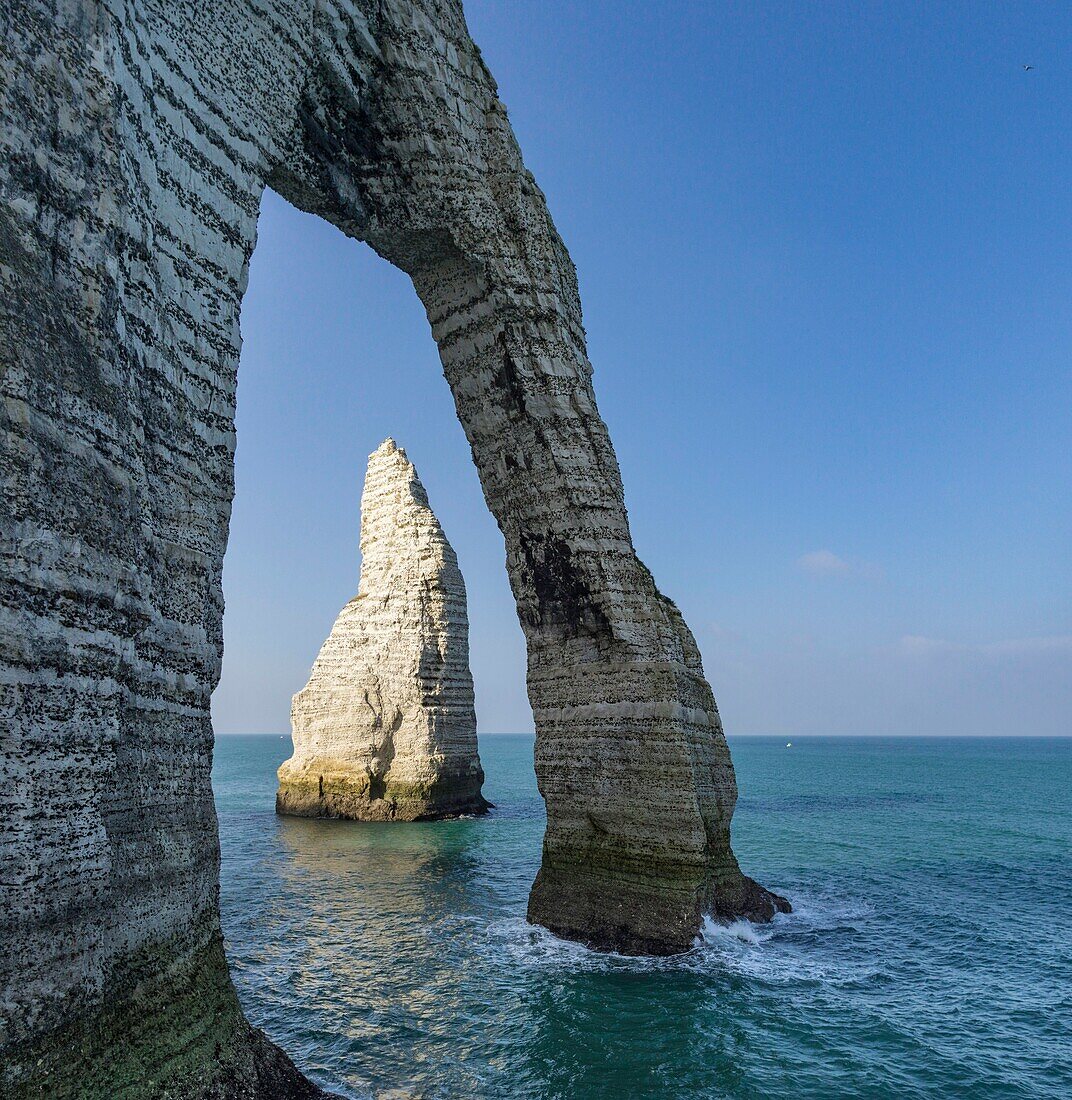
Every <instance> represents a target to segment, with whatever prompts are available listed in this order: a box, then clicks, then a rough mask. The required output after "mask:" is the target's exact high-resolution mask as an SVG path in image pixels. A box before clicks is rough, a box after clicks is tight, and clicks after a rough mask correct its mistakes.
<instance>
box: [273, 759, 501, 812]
mask: <svg viewBox="0 0 1072 1100" xmlns="http://www.w3.org/2000/svg"><path fill="white" fill-rule="evenodd" d="M481 782H482V776H481V777H475V776H470V775H465V776H458V777H454V778H452V777H450V776H441V777H440V778H439V781H438V782H436V783H434V784H432V785H425V784H406V783H399V782H396V781H393V780H391V779H390V778H388V779H387V780H386V781H385V782H383V783H382V784H378V783H376V782H375V781H374V780H373V779H372V777H369V776H362V775H358V776H354V775H353V773H352V772H350V771H348V770H343V771H341V772H336V773H334V774H332V773H331V772H327V773H325V774H323V775H316V776H302V777H300V778H298V779H290V778H288V779H286V780H280V784H279V790H278V791H277V792H276V796H275V810H276V813H278V814H287V815H290V816H292V817H334V818H346V819H348V820H351V821H439V820H443V819H446V818H451V817H462V816H463V815H470V814H484V813H487V812H488V810H489V809H492V808H493V807H492V804H491V803H490V802H488V801H487V799H486V798H484V796H483V795H482V794H481V793H480V787H481Z"/></svg>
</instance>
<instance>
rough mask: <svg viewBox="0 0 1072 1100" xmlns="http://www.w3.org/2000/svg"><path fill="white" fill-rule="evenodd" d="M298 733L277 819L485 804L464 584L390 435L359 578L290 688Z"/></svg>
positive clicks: (454, 809)
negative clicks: (296, 686)
mask: <svg viewBox="0 0 1072 1100" xmlns="http://www.w3.org/2000/svg"><path fill="white" fill-rule="evenodd" d="M291 728H292V730H293V736H294V755H293V756H292V757H291V758H290V759H289V760H287V761H286V762H285V763H284V764H283V765H282V767H281V768H280V769H279V792H278V794H277V795H276V810H277V811H278V812H279V813H281V814H297V815H300V816H303V817H347V818H356V819H359V820H364V821H420V820H426V819H428V818H437V817H450V816H455V815H457V814H463V813H483V812H484V811H485V810H486V809H487V808H488V803H487V802H485V800H484V799H483V797H482V796H481V794H480V787H481V784H482V783H483V781H484V773H483V771H482V770H481V767H480V758H479V756H478V754H477V739H476V713H475V711H474V710H473V677H472V674H471V673H470V671H469V619H468V614H467V612H466V604H465V582H464V581H463V580H462V574H461V570H460V569H459V568H458V559H457V557H456V556H455V553H454V550H453V549H452V548H451V545H450V543H449V542H448V541H447V538H446V536H445V535H444V534H443V528H442V527H441V526H440V524H439V520H438V519H437V518H436V516H435V513H434V512H433V511H432V509H431V507H430V506H429V504H428V496H427V494H426V493H425V490H424V486H423V485H422V484H421V482H420V479H419V478H418V476H417V471H416V470H415V469H414V468H413V464H412V463H411V462H410V461H409V460H408V459H407V457H406V452H405V451H403V450H400V449H399V448H398V447H397V446H396V445H395V443H394V440H391V439H388V440H387V441H386V442H384V443H383V444H382V445H381V446H380V447H379V449H378V450H376V451H375V452H374V453H373V454H372V455H371V456H370V457H369V464H368V472H367V474H366V475H365V489H364V492H363V493H362V496H361V583H360V586H359V588H358V593H357V595H356V596H355V597H354V598H353V599H352V600H351V601H350V602H349V603H348V604H347V605H346V606H345V607H344V608H343V609H342V611H341V612H340V613H339V617H338V618H337V619H336V620H335V625H334V626H333V627H332V628H331V634H330V635H329V636H328V639H327V641H325V642H324V645H323V647H322V648H321V650H320V655H319V656H318V657H317V659H316V663H315V664H314V665H313V670H312V673H311V674H310V676H309V682H308V683H307V684H306V685H305V687H304V688H303V689H302V690H301V691H300V692H298V694H297V695H295V696H294V702H293V704H292V707H291Z"/></svg>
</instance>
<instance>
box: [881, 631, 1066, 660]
mask: <svg viewBox="0 0 1072 1100" xmlns="http://www.w3.org/2000/svg"><path fill="white" fill-rule="evenodd" d="M898 648H899V649H900V652H901V653H902V654H904V655H905V656H908V657H944V656H948V657H956V656H962V657H988V658H992V659H994V660H1002V659H1007V658H1032V657H1058V656H1067V657H1072V634H1056V635H1052V636H1050V637H1042V638H1006V639H1004V640H1002V641H997V642H976V643H970V642H949V641H946V640H945V639H943V638H927V637H924V636H923V635H921V634H906V635H905V636H904V637H903V638H902V639H901V641H900V644H899V646H898Z"/></svg>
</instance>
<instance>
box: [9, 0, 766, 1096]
mask: <svg viewBox="0 0 1072 1100" xmlns="http://www.w3.org/2000/svg"><path fill="white" fill-rule="evenodd" d="M2 10H3V14H4V16H5V19H4V30H5V34H4V35H3V36H2V38H0V50H2V51H3V56H2V65H3V72H4V75H5V79H4V81H3V82H0V121H2V126H0V152H2V157H0V261H2V262H0V278H2V280H3V293H2V294H0V352H2V358H0V387H2V390H3V397H4V403H3V406H2V409H0V417H2V426H0V448H2V455H0V459H2V461H0V471H2V474H3V511H2V513H0V555H2V557H0V580H2V582H3V594H2V596H0V601H2V610H3V616H2V617H0V665H2V669H3V673H4V675H3V679H2V687H0V696H2V700H3V705H2V707H0V723H2V735H0V736H2V740H0V798H2V800H3V811H4V812H3V817H2V821H3V825H2V829H3V832H2V834H0V845H2V848H0V854H2V858H3V872H4V873H3V875H2V876H0V909H2V911H3V913H4V916H5V923H6V929H5V932H6V944H7V948H8V949H7V950H6V951H5V952H4V954H3V957H2V958H0V986H2V988H3V998H2V1002H0V1005H2V1007H0V1012H2V1019H0V1047H2V1050H3V1059H2V1061H3V1073H4V1080H3V1090H4V1091H5V1095H7V1094H12V1095H19V1094H20V1093H25V1094H28V1095H34V1094H41V1095H48V1096H63V1095H100V1096H108V1097H120V1096H122V1097H127V1096H141V1095H146V1096H150V1095H155V1094H158V1093H159V1092H160V1082H161V1081H162V1080H166V1081H167V1082H168V1085H167V1087H168V1089H169V1090H170V1094H171V1095H174V1096H184V1095H191V1096H206V1095H228V1096H273V1097H276V1096H288V1095H293V1096H300V1095H308V1094H309V1086H307V1085H305V1084H303V1083H302V1082H301V1080H300V1078H298V1077H297V1075H296V1074H295V1073H294V1071H293V1067H291V1066H290V1064H289V1062H287V1061H286V1059H285V1058H284V1057H283V1056H282V1055H280V1054H278V1053H277V1052H274V1048H271V1047H270V1045H269V1044H267V1043H266V1042H265V1041H264V1040H263V1039H262V1038H258V1037H257V1036H256V1034H255V1033H253V1032H251V1031H250V1029H249V1028H248V1025H246V1024H245V1022H244V1020H243V1019H242V1016H241V1013H240V1011H239V1009H238V1005H237V1001H236V1000H235V997H234V993H233V990H232V989H231V986H230V981H229V979H228V977H227V973H226V968H225V966H224V965H223V963H222V954H221V950H220V936H219V922H218V912H217V879H218V859H219V853H218V844H217V839H216V829H215V817H214V813H213V807H212V799H211V790H210V785H209V765H210V760H211V749H212V733H211V726H210V721H209V699H210V696H211V692H212V689H213V688H214V687H215V685H216V682H217V680H218V677H219V670H220V658H221V653H222V619H223V598H222V590H221V583H220V581H221V571H222V563H223V554H224V549H225V547H226V541H227V524H228V518H229V513H230V505H231V497H232V492H233V456H234V395H235V379H236V371H237V367H238V353H239V327H238V317H239V309H240V305H241V299H242V293H243V291H244V288H245V284H246V276H247V265H248V261H249V257H250V254H251V252H252V249H253V244H254V240H255V235H256V219H257V211H258V207H259V202H260V197H261V194H262V192H263V189H264V187H265V186H266V185H271V186H272V187H274V188H276V189H277V190H278V191H279V192H280V193H282V194H283V195H284V196H285V197H287V198H289V199H290V201H292V202H293V203H295V204H296V205H297V206H299V207H301V208H302V209H305V210H309V211H312V212H315V213H318V214H320V215H321V216H323V217H325V218H327V219H328V220H330V221H331V222H333V223H334V224H336V225H338V226H339V227H340V228H341V229H342V230H343V231H344V232H346V233H348V234H350V235H351V236H354V237H356V238H359V239H362V240H365V241H368V242H369V243H370V244H371V245H372V246H373V247H374V248H375V249H376V250H377V251H378V252H379V253H380V254H381V255H383V256H385V257H386V258H387V259H389V260H391V261H392V262H393V263H395V264H396V265H398V266H399V267H401V268H402V269H404V270H405V271H406V272H408V273H409V274H410V276H411V277H412V279H413V282H414V285H415V287H416V289H417V292H418V294H419V295H420V296H421V299H422V301H423V302H424V305H425V307H426V309H427V313H428V318H429V322H430V324H431V327H432V331H433V334H434V336H435V339H436V341H437V343H438V345H439V349H440V354H441V357H442V361H443V366H444V371H445V373H446V376H447V379H448V381H449V382H450V385H451V387H452V389H453V392H454V396H455V401H456V405H457V410H458V415H459V417H460V419H461V421H462V424H463V425H464V427H465V431H466V433H467V435H468V438H469V441H470V444H471V446H472V451H473V457H474V460H475V462H476V464H477V467H478V470H479V472H480V477H481V481H482V484H483V488H484V493H485V496H486V499H487V502H488V505H489V507H490V508H491V510H492V511H493V512H494V514H495V516H496V518H497V520H498V522H499V525H500V527H501V529H502V531H503V534H504V536H505V540H506V548H507V568H508V570H509V574H510V580H511V584H512V586H513V591H514V594H515V597H516V599H517V605H518V612H519V615H520V618H521V622H522V625H523V627H524V630H525V634H526V638H527V640H528V647H529V668H528V683H529V695H530V699H531V701H532V705H533V709H534V712H535V717H536V729H537V748H536V770H537V776H538V779H539V784H540V790H541V792H542V794H543V796H544V798H545V800H546V803H547V811H548V827H547V834H546V839H545V845H544V859H543V867H542V870H541V872H540V875H539V878H538V880H537V882H536V885H535V887H534V889H533V892H532V898H531V904H530V916H531V918H532V919H533V920H535V921H538V922H540V923H542V924H546V925H547V926H548V927H549V928H551V929H553V930H554V931H556V932H559V933H561V934H562V935H565V936H570V937H572V938H575V939H579V940H582V941H583V942H586V943H589V944H592V945H594V946H597V947H601V948H617V949H620V950H625V951H638V952H643V951H658V952H666V951H676V950H683V949H685V948H686V947H687V946H688V945H689V942H690V940H691V938H692V936H693V935H694V933H695V931H696V929H697V926H698V923H699V919H700V914H701V912H702V911H704V910H711V911H713V912H715V913H717V914H719V915H721V916H733V915H739V914H747V915H751V916H754V917H757V918H766V917H769V916H770V915H771V914H772V913H773V911H774V907H775V905H776V904H778V901H777V899H774V898H772V896H771V895H769V894H767V892H766V891H764V890H762V888H760V887H758V886H756V885H755V884H754V883H752V882H751V881H750V880H748V879H746V878H744V877H743V876H742V875H741V873H740V871H739V870H738V868H737V864H736V862H735V860H734V859H733V856H732V853H731V852H730V847H729V825H730V818H731V815H732V812H733V805H734V801H735V797H736V787H735V782H734V777H733V770H732V766H731V764H730V760H729V754H728V751H727V748H726V743H725V740H724V738H723V736H722V731H721V727H720V724H719V719H718V713H717V710H716V708H715V704H714V700H713V698H712V695H711V691H710V688H709V687H708V685H707V683H706V681H705V680H704V678H703V672H702V668H701V665H700V661H699V656H698V654H697V652H696V647H695V644H694V642H693V640H692V637H691V635H690V634H689V631H688V629H687V627H686V626H685V624H684V622H683V621H682V619H681V616H680V614H679V613H678V612H677V609H676V608H675V607H674V606H673V604H671V603H670V602H669V601H668V600H666V599H665V598H664V597H662V596H661V595H660V594H659V592H658V591H657V589H656V588H655V585H654V582H653V581H652V578H651V576H650V574H649V573H648V572H647V570H646V569H645V568H644V567H643V566H642V565H641V563H640V562H639V561H638V560H637V558H636V555H635V553H634V551H633V548H632V544H631V541H630V536H629V528H628V522H627V518H626V514H625V508H624V505H623V500H622V488H621V482H620V477H619V472H618V466H617V462H616V460H615V457H614V452H613V450H612V448H611V445H610V441H609V439H608V437H607V432H606V428H605V427H604V425H603V422H602V420H601V419H600V417H599V414H598V412H597V410H596V405H595V399H594V395H593V391H592V386H591V368H590V366H589V364H588V360H587V358H586V353H585V345H584V333H583V329H582V326H581V313H580V304H579V301H578V296H577V284H576V278H575V274H574V270H573V267H572V264H571V263H570V260H569V257H568V255H567V253H566V251H565V248H564V247H563V245H562V242H561V241H560V239H559V237H558V235H557V233H556V232H555V229H554V226H553V225H552V223H551V220H550V217H549V215H548V213H547V208H546V205H545V203H544V199H543V196H542V195H541V193H540V191H539V189H538V188H537V187H536V184H535V182H534V181H533V179H532V177H531V175H530V174H529V173H528V172H527V171H526V170H525V168H524V165H523V164H522V161H521V157H520V154H519V151H518V149H517V145H516V142H515V140H514V137H513V134H512V133H511V130H510V126H509V123H508V121H507V118H506V112H505V110H504V108H503V106H502V104H500V103H499V101H498V99H497V97H496V90H495V84H494V81H493V80H492V78H491V76H490V75H489V73H488V72H487V70H486V68H485V67H484V64H483V62H482V61H481V59H480V55H479V52H478V50H477V49H476V47H475V46H474V45H473V43H472V42H471V41H470V39H469V36H468V33H467V31H466V28H465V23H464V19H463V16H462V12H461V7H460V5H459V4H458V3H457V2H456V0H405V2H403V0H264V2H263V3H260V4H257V5H247V4H236V3H233V0H198V2H197V3H194V2H193V0H168V2H166V3H165V2H163V0H129V2H124V0H97V2H91V0H59V2H58V3H56V2H55V0H48V2H47V3H46V2H44V0H6V2H5V4H4V6H3V9H2ZM209 959H215V960H216V962H215V964H214V965H207V963H206V960H209ZM167 1005H172V1006H175V1005H181V1006H189V1007H188V1010H185V1009H184V1011H183V1012H182V1013H181V1014H180V1016H179V1017H176V1020H178V1019H181V1027H180V1026H178V1025H177V1024H176V1023H175V1021H171V1022H169V1018H167V1013H166V1012H165V1009H164V1006H167ZM146 1006H148V1008H149V1010H150V1011H148V1012H147V1011H146ZM155 1017H159V1020H160V1027H158V1028H157V1027H154V1026H153V1019H154V1018H155ZM119 1036H124V1037H126V1036H129V1037H130V1040H129V1041H126V1040H125V1039H124V1040H123V1041H119V1040H118V1039H117V1037H119ZM39 1063H40V1064H39Z"/></svg>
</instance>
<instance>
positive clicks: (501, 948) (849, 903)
mask: <svg viewBox="0 0 1072 1100" xmlns="http://www.w3.org/2000/svg"><path fill="white" fill-rule="evenodd" d="M793 901H794V911H793V912H792V913H789V914H779V915H778V916H776V917H775V919H774V921H773V922H772V923H771V924H752V923H750V922H749V921H745V920H738V921H733V922H732V923H730V924H719V923H717V922H716V921H714V920H712V919H711V918H709V917H708V918H705V919H704V922H703V925H702V927H701V929H700V934H699V936H697V938H696V942H695V946H694V948H693V950H691V951H688V952H685V953H684V954H681V955H673V956H670V957H668V958H636V957H633V956H628V955H616V954H613V953H607V952H600V951H591V950H589V949H588V948H586V947H583V946H582V945H581V944H578V943H573V942H572V941H570V940H563V939H559V937H558V936H555V935H553V934H552V933H551V932H548V931H547V929H546V928H539V927H535V926H533V925H531V924H528V923H527V922H526V921H525V918H524V917H523V916H520V915H519V916H517V917H512V918H508V919H504V920H500V921H496V922H494V923H493V924H492V925H490V926H488V929H487V933H488V940H489V945H490V946H491V947H492V949H493V950H496V951H498V952H500V953H501V956H502V957H503V960H504V962H505V963H506V965H509V966H515V967H521V968H523V969H528V968H533V969H540V970H550V971H562V972H568V973H577V972H578V971H589V972H612V971H621V970H627V971H632V972H634V973H636V972H645V973H660V972H674V971H678V972H680V971H688V972H690V973H697V974H709V975H711V976H717V975H718V974H719V973H733V974H739V975H741V976H742V977H746V978H750V979H753V980H756V981H761V982H767V983H774V984H783V983H787V984H788V983H793V982H819V983H822V984H829V985H843V984H846V983H849V982H856V981H864V980H867V979H868V978H870V977H873V976H874V975H875V974H876V973H878V967H877V964H876V963H875V961H874V960H873V959H870V958H868V959H854V958H852V957H851V952H842V951H839V950H838V944H839V941H841V940H842V939H843V937H848V936H852V935H854V934H855V933H856V932H857V930H858V928H859V926H860V925H861V923H862V922H865V921H866V920H867V919H868V917H869V916H870V914H871V912H872V910H871V907H870V906H869V905H867V904H866V903H863V902H860V901H857V900H853V899H839V898H833V897H830V898H828V897H825V896H821V895H805V896H799V895H796V894H794V895H793Z"/></svg>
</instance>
